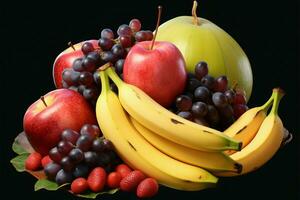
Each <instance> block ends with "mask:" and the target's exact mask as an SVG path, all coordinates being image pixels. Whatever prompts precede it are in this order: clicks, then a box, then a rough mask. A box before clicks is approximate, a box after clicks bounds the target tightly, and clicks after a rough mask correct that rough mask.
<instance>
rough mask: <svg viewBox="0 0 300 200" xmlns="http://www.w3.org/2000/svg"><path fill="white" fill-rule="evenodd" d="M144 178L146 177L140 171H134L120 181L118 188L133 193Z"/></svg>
mask: <svg viewBox="0 0 300 200" xmlns="http://www.w3.org/2000/svg"><path fill="white" fill-rule="evenodd" d="M145 178H146V176H145V175H144V174H143V173H142V172H141V171H139V170H134V171H132V172H130V173H129V174H128V175H127V176H126V177H124V178H123V179H122V180H121V182H120V188H121V190H122V191H125V192H131V191H134V190H135V189H136V188H137V186H138V185H139V183H140V182H141V181H143V180H144V179H145Z"/></svg>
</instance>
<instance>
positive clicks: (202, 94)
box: [194, 86, 210, 102]
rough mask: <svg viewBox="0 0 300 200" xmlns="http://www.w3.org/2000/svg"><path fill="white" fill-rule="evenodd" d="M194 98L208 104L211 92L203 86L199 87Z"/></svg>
mask: <svg viewBox="0 0 300 200" xmlns="http://www.w3.org/2000/svg"><path fill="white" fill-rule="evenodd" d="M194 97H195V99H196V100H197V101H202V102H207V100H208V99H209V98H210V91H209V90H208V89H207V88H206V87H203V86H200V87H197V88H196V90H195V92H194Z"/></svg>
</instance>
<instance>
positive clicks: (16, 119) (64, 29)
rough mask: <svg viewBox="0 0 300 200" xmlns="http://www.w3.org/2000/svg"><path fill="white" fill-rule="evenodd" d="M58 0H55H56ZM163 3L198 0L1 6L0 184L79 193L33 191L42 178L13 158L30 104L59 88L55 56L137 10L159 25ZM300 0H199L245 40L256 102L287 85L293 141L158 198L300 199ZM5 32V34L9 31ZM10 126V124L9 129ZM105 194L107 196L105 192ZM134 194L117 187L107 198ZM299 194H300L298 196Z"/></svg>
mask: <svg viewBox="0 0 300 200" xmlns="http://www.w3.org/2000/svg"><path fill="white" fill-rule="evenodd" d="M50 2H52V3H50ZM159 4H161V5H162V6H163V7H164V10H163V16H162V22H164V21H166V20H168V19H171V18H173V17H176V16H180V15H190V8H191V5H192V1H191V0H181V1H179V0H178V1H170V0H169V1H167V0H161V1H158V0H155V1H154V0H151V1H150V0H143V1H142V0H140V1H129V0H127V1H102V0H101V1H100V0H98V1H95V2H92V1H80V2H78V3H77V2H75V1H73V2H70V3H68V4H67V3H64V4H62V3H61V2H60V3H58V2H57V3H54V2H53V1H47V2H44V1H40V3H29V2H26V3H24V4H20V3H17V2H12V3H10V5H7V4H6V5H2V6H0V9H1V12H0V13H1V15H3V16H1V19H0V20H1V24H2V25H1V29H0V30H1V32H2V33H1V35H2V37H1V40H2V41H1V43H2V46H1V48H0V49H1V51H3V53H2V56H3V57H2V58H1V59H0V62H1V65H0V66H1V72H0V73H1V77H0V79H1V86H2V87H1V88H3V85H4V91H3V89H2V95H1V96H2V97H1V99H2V100H4V102H2V103H1V105H2V106H1V133H0V136H1V139H0V141H1V146H0V148H1V150H0V151H1V167H0V176H1V179H0V180H1V182H2V183H4V184H3V185H4V187H3V186H2V187H1V191H2V192H4V193H5V194H6V193H7V194H9V195H12V197H14V198H13V199H17V198H21V197H23V198H25V197H26V198H28V199H45V198H47V199H54V198H58V199H76V198H75V197H73V196H72V195H70V194H68V193H67V192H65V191H58V192H48V191H39V192H33V185H34V182H35V179H34V178H33V177H31V176H30V175H28V174H26V173H22V174H20V173H17V172H15V171H14V169H13V167H12V166H11V165H10V164H9V160H10V159H11V158H12V157H13V156H14V153H13V152H12V151H11V144H12V142H13V139H14V137H15V136H16V135H17V134H18V133H19V132H21V131H22V119H23V115H24V113H25V111H26V109H27V107H28V106H29V105H30V104H31V103H32V102H34V101H35V100H36V99H38V98H39V97H40V96H41V95H43V94H45V93H47V92H48V91H50V90H53V89H54V85H53V81H52V74H51V73H52V64H53V61H54V59H55V57H56V56H57V55H58V54H59V53H60V52H61V51H63V50H64V49H65V48H66V47H67V42H68V41H73V42H74V43H76V42H79V41H82V40H86V39H92V38H99V35H100V31H101V29H102V28H106V27H110V28H112V29H113V30H116V29H117V27H118V26H119V25H120V24H123V23H128V22H129V21H130V19H131V18H139V19H140V20H141V21H142V23H143V28H144V29H151V30H153V29H154V26H155V21H156V12H157V9H156V8H157V6H158V5H159ZM298 6H299V5H296V1H295V2H294V1H254V0H247V1H217V0H202V1H200V2H199V8H198V15H200V16H201V17H204V18H207V19H209V20H211V21H212V22H214V23H216V24H217V25H219V26H220V27H221V28H223V29H224V30H226V31H227V32H228V33H229V34H230V35H231V36H233V38H235V39H236V41H237V42H238V43H239V44H240V45H241V46H242V47H243V49H244V50H245V52H246V53H247V55H248V57H249V60H250V62H251V64H252V69H253V75H254V90H253V94H252V97H251V99H250V102H249V105H250V107H251V106H254V105H260V104H261V103H263V102H264V101H265V100H266V99H267V98H268V97H269V95H270V94H271V89H272V88H273V87H277V86H280V87H282V88H283V89H284V90H285V91H286V97H284V99H283V100H282V103H281V106H280V109H279V113H280V116H281V118H282V120H283V122H284V124H285V126H286V127H287V128H288V129H289V130H290V131H291V132H293V133H294V135H295V138H294V140H293V142H292V143H291V144H290V145H288V146H287V147H285V148H284V149H282V150H280V151H279V152H278V153H277V154H276V156H275V157H274V158H273V159H272V160H271V161H270V162H268V163H267V164H266V165H265V166H264V167H262V168H261V169H259V170H257V171H256V172H253V173H251V174H249V175H246V176H242V177H236V178H227V179H221V180H220V183H219V185H218V187H217V188H215V189H210V190H205V191H200V192H180V191H175V190H171V189H167V188H163V187H161V188H160V193H159V194H158V195H157V196H156V197H155V198H154V199H166V198H173V199H183V198H186V199H208V198H209V199H220V198H222V199H261V198H263V197H265V198H268V199H272V198H282V199H297V195H299V182H298V180H299V159H300V156H299V148H298V147H297V143H298V144H299V142H298V140H299V136H298V135H297V133H300V130H299V114H298V112H299V111H300V110H299V91H300V88H299V62H298V61H299V60H298V58H297V57H298V55H299V51H298V45H299V40H298V39H299V38H298V37H299V32H298V27H299V21H297V19H298V18H299V15H298V13H297V11H298V10H297V9H298ZM3 34H4V36H3ZM3 127H4V129H3ZM101 198H102V197H101ZM125 198H126V199H135V196H134V194H126V193H122V192H120V193H118V194H116V195H113V196H104V197H103V199H125ZM298 199H299V196H298Z"/></svg>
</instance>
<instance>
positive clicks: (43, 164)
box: [41, 155, 53, 168]
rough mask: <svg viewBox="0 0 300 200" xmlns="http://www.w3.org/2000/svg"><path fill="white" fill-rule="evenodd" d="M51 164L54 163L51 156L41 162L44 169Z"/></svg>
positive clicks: (45, 157)
mask: <svg viewBox="0 0 300 200" xmlns="http://www.w3.org/2000/svg"><path fill="white" fill-rule="evenodd" d="M51 162H53V161H52V160H51V158H50V157H49V155H47V156H44V157H43V158H42V160H41V163H42V166H43V168H45V167H46V166H47V165H48V164H49V163H51Z"/></svg>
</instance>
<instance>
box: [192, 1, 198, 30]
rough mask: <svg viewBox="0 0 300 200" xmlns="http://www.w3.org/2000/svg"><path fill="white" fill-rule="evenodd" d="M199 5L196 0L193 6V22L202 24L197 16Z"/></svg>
mask: <svg viewBox="0 0 300 200" xmlns="http://www.w3.org/2000/svg"><path fill="white" fill-rule="evenodd" d="M197 6H198V3H197V1H196V0H194V3H193V8H192V15H193V17H194V18H193V24H194V25H200V21H199V19H198V17H197Z"/></svg>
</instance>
